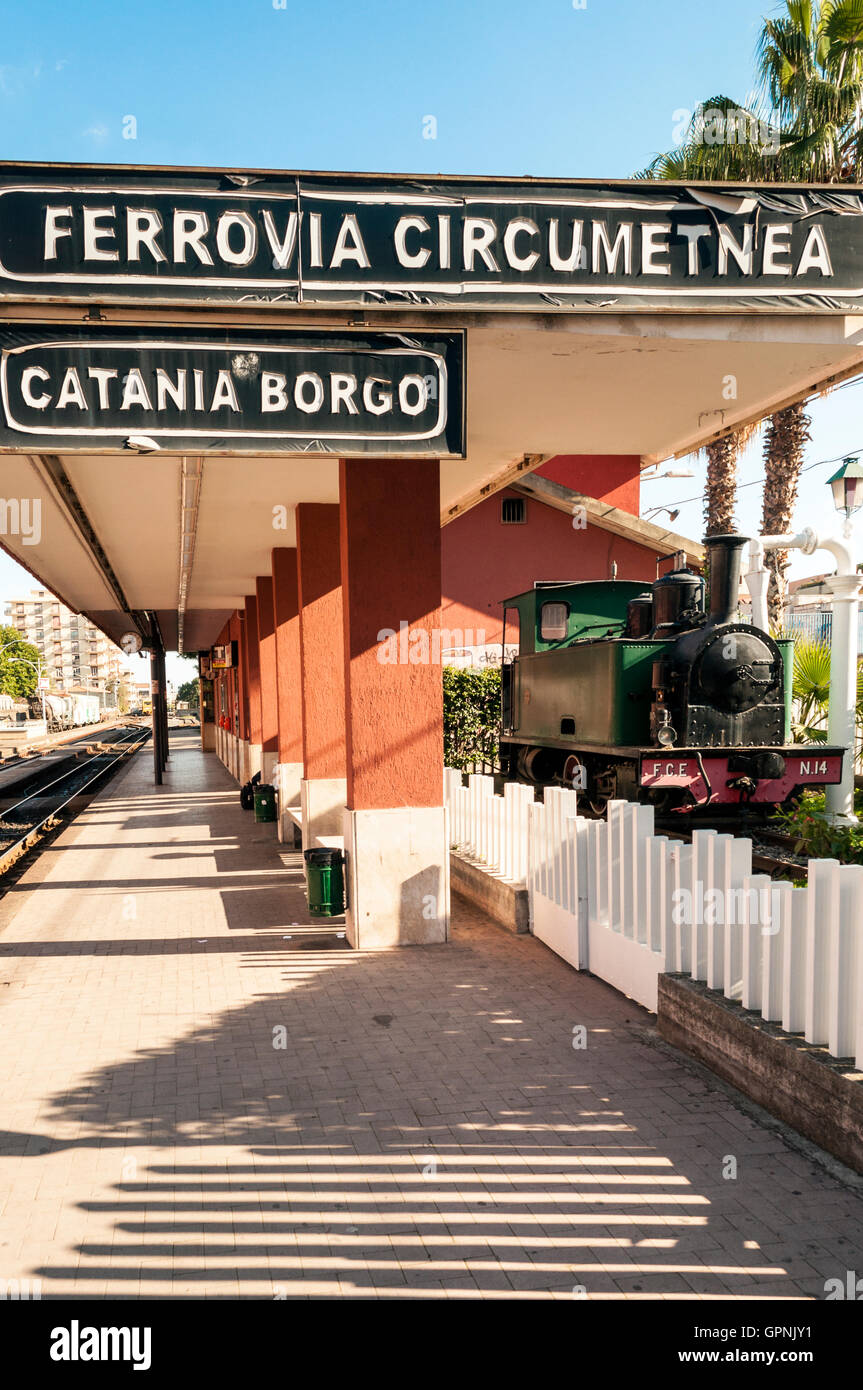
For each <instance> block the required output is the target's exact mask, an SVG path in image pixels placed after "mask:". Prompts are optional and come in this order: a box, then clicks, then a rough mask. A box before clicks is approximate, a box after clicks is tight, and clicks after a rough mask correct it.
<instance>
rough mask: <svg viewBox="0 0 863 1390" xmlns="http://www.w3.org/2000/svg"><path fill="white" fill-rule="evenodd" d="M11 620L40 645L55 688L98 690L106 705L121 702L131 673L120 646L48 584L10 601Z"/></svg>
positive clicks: (7, 617)
mask: <svg viewBox="0 0 863 1390" xmlns="http://www.w3.org/2000/svg"><path fill="white" fill-rule="evenodd" d="M6 621H7V622H8V623H10V624H11V626H12V627H14V628H17V630H18V631H19V632H20V633H21V635H22V637H24V638H26V640H27V641H28V642H32V644H33V646H34V647H36V648H37V649H38V651H39V654H40V656H41V657H42V661H43V662H44V665H45V674H46V675H47V678H48V681H49V684H50V689H51V690H56V691H63V692H67V693H71V692H77V691H89V692H90V693H91V694H98V695H99V696H100V698H101V701H102V704H103V706H105V705H108V706H113V705H116V704H117V697H118V694H119V692H120V690H121V689H122V688H124V687H125V686H126V685H127V682H128V674H127V671H126V667H125V666H124V665H123V664H122V654H121V652H120V649H119V647H115V645H114V643H113V642H109V641H108V638H107V637H106V636H105V634H104V633H103V632H100V631H99V629H98V628H97V627H94V625H93V624H92V623H91V622H89V621H88V619H87V618H85V617H84V616H83V615H81V614H77V613H73V612H72V611H71V610H70V609H68V608H67V607H66V606H65V604H62V603H61V602H60V601H59V599H57V598H55V597H54V595H53V594H52V593H50V592H49V591H48V590H47V589H31V590H30V593H29V594H27V595H26V596H25V597H23V598H16V599H12V600H10V601H9V602H7V604H6Z"/></svg>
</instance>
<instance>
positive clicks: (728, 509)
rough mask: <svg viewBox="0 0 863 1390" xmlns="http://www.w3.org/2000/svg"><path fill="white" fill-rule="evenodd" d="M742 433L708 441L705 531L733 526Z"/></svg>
mask: <svg viewBox="0 0 863 1390" xmlns="http://www.w3.org/2000/svg"><path fill="white" fill-rule="evenodd" d="M740 447H741V445H740V435H739V434H738V433H736V432H732V433H731V434H723V435H722V437H721V438H720V439H713V440H711V441H710V443H709V444H708V445H707V448H706V449H705V453H706V454H707V485H706V487H705V489H704V534H705V535H706V536H721V535H724V534H726V533H727V532H729V531H733V530H734V502H735V499H736V497H737V459H738V457H739V455H740Z"/></svg>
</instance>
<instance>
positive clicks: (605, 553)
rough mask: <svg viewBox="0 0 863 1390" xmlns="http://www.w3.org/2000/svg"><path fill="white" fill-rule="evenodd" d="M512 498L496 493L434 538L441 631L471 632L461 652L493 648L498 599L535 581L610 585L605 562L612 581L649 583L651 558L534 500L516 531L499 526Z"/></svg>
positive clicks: (499, 623)
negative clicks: (438, 550)
mask: <svg viewBox="0 0 863 1390" xmlns="http://www.w3.org/2000/svg"><path fill="white" fill-rule="evenodd" d="M517 495H518V494H517V493H515V492H513V491H512V490H511V489H509V488H506V489H504V490H503V491H502V492H497V493H495V494H494V495H493V496H492V497H489V498H488V499H487V500H486V501H485V502H480V503H479V505H478V506H476V507H472V508H471V510H470V511H469V512H465V513H464V515H463V516H460V517H458V518H457V519H456V520H455V521H451V522H450V523H449V525H448V526H445V527H444V528H443V531H442V532H441V537H442V542H443V601H442V609H443V615H442V624H443V626H444V627H445V628H448V629H449V630H450V631H452V629H454V628H457V629H462V630H463V629H465V628H468V629H472V630H473V632H474V636H473V638H472V640H471V642H470V643H469V644H468V645H471V646H481V645H482V644H483V641H485V642H499V641H500V640H501V636H502V632H503V609H502V607H501V600H502V599H504V598H511V597H512V595H513V594H519V593H522V592H523V591H524V590H525V589H531V588H533V585H534V581H535V580H537V579H570V580H571V579H610V578H611V563H612V561H613V560H616V561H617V567H618V568H617V577H618V579H643V580H644V581H645V583H647V584H649V583H652V581H653V580H654V579H655V578H656V556H657V554H659V552H658V551H655V550H650V549H648V548H647V547H645V546H641V545H638V544H636V543H635V542H634V541H630V540H625V539H623V538H622V537H620V536H613V535H611V534H610V533H609V532H608V531H602V530H600V529H599V527H598V526H590V525H588V526H587V528H586V529H585V530H583V531H580V530H575V529H574V528H573V525H572V519H571V518H570V517H569V516H568V515H567V514H566V513H565V512H558V511H556V510H555V509H554V508H553V507H548V506H545V505H544V504H543V503H542V502H538V501H536V499H535V498H532V497H528V498H525V501H526V504H527V521H526V523H525V525H524V526H504V525H503V524H502V523H501V520H500V507H501V499H502V498H503V497H515V496H517ZM477 629H484V631H485V638H484V639H483V638H481V637H478V636H477V635H476V630H477ZM453 645H460V644H459V643H454V644H453Z"/></svg>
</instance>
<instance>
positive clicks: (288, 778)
mask: <svg viewBox="0 0 863 1390" xmlns="http://www.w3.org/2000/svg"><path fill="white" fill-rule="evenodd" d="M273 617H274V622H275V634H276V693H277V700H278V725H279V729H278V738H279V764H278V766H279V771H278V783H277V787H278V793H279V839H280V840H284V841H286V842H287V843H288V844H292V843H293V841H294V833H293V827H294V822H293V820H292V819H291V817H290V816H289V815H288V810H287V808H288V807H297V806H299V805H300V783H301V782H302V780H303V728H302V719H303V694H302V684H301V679H300V603H299V588H298V582H297V552H296V550H294V549H289V548H287V547H279V548H277V549H275V550H274V551H273Z"/></svg>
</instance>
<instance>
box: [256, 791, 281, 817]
mask: <svg viewBox="0 0 863 1390" xmlns="http://www.w3.org/2000/svg"><path fill="white" fill-rule="evenodd" d="M275 819H276V789H275V787H273V786H271V785H270V783H269V782H259V783H258V784H257V786H256V787H255V820H256V821H259V822H260V821H269V820H275Z"/></svg>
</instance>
